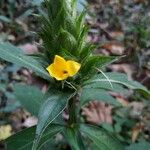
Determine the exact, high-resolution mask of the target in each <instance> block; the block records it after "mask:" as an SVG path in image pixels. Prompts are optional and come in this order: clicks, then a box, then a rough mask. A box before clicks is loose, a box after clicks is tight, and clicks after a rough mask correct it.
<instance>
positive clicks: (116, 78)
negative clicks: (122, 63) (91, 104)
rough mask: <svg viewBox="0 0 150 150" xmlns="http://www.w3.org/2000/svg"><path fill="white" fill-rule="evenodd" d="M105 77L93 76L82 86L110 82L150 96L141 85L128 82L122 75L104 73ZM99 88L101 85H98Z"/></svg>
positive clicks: (100, 75)
mask: <svg viewBox="0 0 150 150" xmlns="http://www.w3.org/2000/svg"><path fill="white" fill-rule="evenodd" d="M105 75H106V76H107V77H108V79H109V80H108V79H106V77H104V75H102V74H98V75H95V76H94V77H93V78H91V79H89V80H88V81H85V82H84V85H93V86H97V88H98V84H99V85H100V84H105V83H109V82H111V84H112V85H113V84H120V85H122V86H125V87H127V88H129V89H133V90H139V91H141V92H142V93H144V94H145V95H146V96H150V92H149V91H148V90H147V88H146V87H144V86H143V85H142V84H140V83H139V82H136V81H132V80H128V77H127V76H126V75H125V74H123V73H113V72H111V73H105ZM100 87H101V85H100Z"/></svg>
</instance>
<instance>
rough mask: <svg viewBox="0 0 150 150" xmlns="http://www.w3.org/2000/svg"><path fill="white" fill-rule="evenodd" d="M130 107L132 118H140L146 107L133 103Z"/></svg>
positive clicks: (140, 103)
mask: <svg viewBox="0 0 150 150" xmlns="http://www.w3.org/2000/svg"><path fill="white" fill-rule="evenodd" d="M129 107H131V111H130V113H129V115H130V117H132V118H139V117H140V116H141V114H142V111H143V109H144V107H145V106H144V104H143V103H142V102H132V103H130V104H129Z"/></svg>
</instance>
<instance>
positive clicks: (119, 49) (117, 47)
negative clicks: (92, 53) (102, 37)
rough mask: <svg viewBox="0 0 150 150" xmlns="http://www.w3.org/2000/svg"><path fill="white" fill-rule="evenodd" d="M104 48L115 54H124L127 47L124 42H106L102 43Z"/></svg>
mask: <svg viewBox="0 0 150 150" xmlns="http://www.w3.org/2000/svg"><path fill="white" fill-rule="evenodd" d="M102 48H104V49H106V50H108V51H109V52H110V53H111V54H115V55H123V54H124V51H125V47H124V46H123V45H122V44H120V43H116V42H110V43H106V44H104V45H102Z"/></svg>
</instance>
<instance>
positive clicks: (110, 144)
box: [80, 124, 124, 150]
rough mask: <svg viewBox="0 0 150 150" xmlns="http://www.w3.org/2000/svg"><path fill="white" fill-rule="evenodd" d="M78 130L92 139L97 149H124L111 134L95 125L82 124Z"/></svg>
mask: <svg viewBox="0 0 150 150" xmlns="http://www.w3.org/2000/svg"><path fill="white" fill-rule="evenodd" d="M80 130H81V132H83V133H84V134H85V135H87V136H88V138H89V139H91V140H92V141H93V143H94V144H95V145H96V146H97V147H98V148H99V150H124V147H123V145H122V144H121V143H120V142H119V141H118V140H117V139H116V138H115V137H114V136H113V135H111V134H108V133H107V132H106V131H105V130H103V129H101V128H99V127H97V126H92V125H86V124H82V125H81V127H80Z"/></svg>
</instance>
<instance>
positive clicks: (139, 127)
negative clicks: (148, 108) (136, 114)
mask: <svg viewBox="0 0 150 150" xmlns="http://www.w3.org/2000/svg"><path fill="white" fill-rule="evenodd" d="M143 128H144V124H143V123H138V124H137V125H136V126H135V127H134V128H133V129H132V142H135V141H136V140H137V139H138V136H139V134H140V132H141V131H142V129H143Z"/></svg>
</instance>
